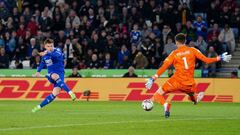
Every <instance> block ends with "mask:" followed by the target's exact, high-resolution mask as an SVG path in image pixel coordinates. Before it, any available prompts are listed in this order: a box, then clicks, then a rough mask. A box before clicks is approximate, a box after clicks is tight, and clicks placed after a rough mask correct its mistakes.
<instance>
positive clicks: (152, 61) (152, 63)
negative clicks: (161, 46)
mask: <svg viewBox="0 0 240 135" xmlns="http://www.w3.org/2000/svg"><path fill="white" fill-rule="evenodd" d="M157 68H159V65H158V62H157V61H156V58H155V57H152V58H151V59H150V60H149V64H148V66H147V69H157Z"/></svg>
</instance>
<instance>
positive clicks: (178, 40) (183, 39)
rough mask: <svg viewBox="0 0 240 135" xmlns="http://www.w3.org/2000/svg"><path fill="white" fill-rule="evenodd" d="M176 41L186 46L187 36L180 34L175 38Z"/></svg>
mask: <svg viewBox="0 0 240 135" xmlns="http://www.w3.org/2000/svg"><path fill="white" fill-rule="evenodd" d="M175 41H177V42H179V43H181V44H185V42H186V36H185V34H183V33H178V34H177V35H176V36H175Z"/></svg>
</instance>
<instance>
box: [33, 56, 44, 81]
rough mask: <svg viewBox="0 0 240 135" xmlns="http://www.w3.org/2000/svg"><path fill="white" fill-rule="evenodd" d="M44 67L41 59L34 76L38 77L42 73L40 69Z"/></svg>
mask: <svg viewBox="0 0 240 135" xmlns="http://www.w3.org/2000/svg"><path fill="white" fill-rule="evenodd" d="M45 66H46V64H45V62H44V60H43V58H42V60H41V63H40V64H39V66H38V68H37V72H36V74H35V76H36V77H40V72H41V71H42V69H43V68H44V67H45Z"/></svg>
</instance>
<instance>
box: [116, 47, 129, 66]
mask: <svg viewBox="0 0 240 135" xmlns="http://www.w3.org/2000/svg"><path fill="white" fill-rule="evenodd" d="M125 56H127V57H128V56H129V51H128V49H127V47H126V45H122V47H121V50H120V51H119V52H118V65H122V64H123V62H124V58H125Z"/></svg>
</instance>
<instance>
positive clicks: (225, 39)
mask: <svg viewBox="0 0 240 135" xmlns="http://www.w3.org/2000/svg"><path fill="white" fill-rule="evenodd" d="M218 40H219V41H220V42H221V43H222V44H223V49H224V51H228V52H229V53H233V52H234V50H235V47H236V43H235V38H234V33H233V31H232V29H231V28H230V27H229V25H228V24H226V25H225V26H224V29H222V30H221V32H220V34H219V36H218Z"/></svg>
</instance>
